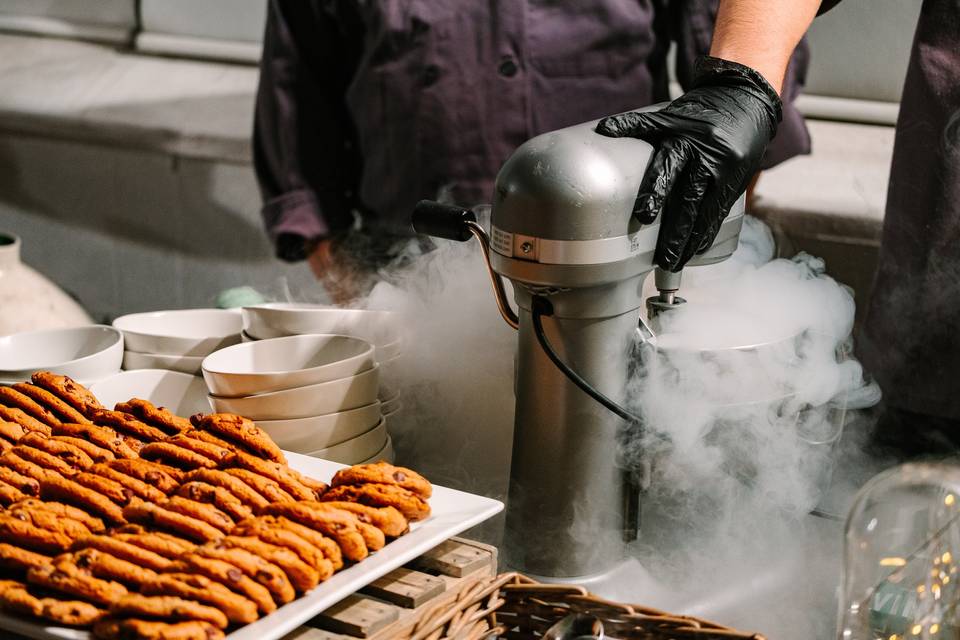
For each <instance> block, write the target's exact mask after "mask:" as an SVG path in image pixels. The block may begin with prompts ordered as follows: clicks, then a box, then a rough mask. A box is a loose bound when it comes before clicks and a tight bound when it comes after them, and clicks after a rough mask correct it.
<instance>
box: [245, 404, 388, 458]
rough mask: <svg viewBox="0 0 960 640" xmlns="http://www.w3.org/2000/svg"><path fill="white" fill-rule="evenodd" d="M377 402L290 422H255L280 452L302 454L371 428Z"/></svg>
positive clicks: (376, 419) (378, 407)
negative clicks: (282, 450)
mask: <svg viewBox="0 0 960 640" xmlns="http://www.w3.org/2000/svg"><path fill="white" fill-rule="evenodd" d="M382 410H383V409H382V407H381V405H380V403H379V402H374V403H373V404H368V405H366V406H363V407H359V408H357V409H350V410H349V411H339V412H337V413H328V414H326V415H322V416H313V417H311V418H298V419H293V420H257V426H258V427H260V428H261V429H263V430H264V431H266V432H267V434H268V435H269V436H270V437H271V438H273V441H274V442H276V443H277V446H279V447H280V448H281V449H287V450H289V451H296V452H298V453H303V452H305V451H316V450H317V449H325V448H326V447H332V446H333V445H335V444H340V443H341V442H343V441H345V440H349V439H350V438H356V437H357V436H358V435H360V434H361V433H365V432H366V431H369V430H370V429H372V428H373V427H374V426H376V424H377V423H378V422H380V413H381V411H382Z"/></svg>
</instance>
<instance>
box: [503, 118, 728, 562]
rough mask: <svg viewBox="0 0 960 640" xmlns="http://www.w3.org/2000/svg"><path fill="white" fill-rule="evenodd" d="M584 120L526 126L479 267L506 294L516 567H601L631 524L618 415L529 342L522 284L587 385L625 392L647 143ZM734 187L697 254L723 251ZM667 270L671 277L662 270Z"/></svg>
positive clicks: (509, 537) (639, 280)
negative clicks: (515, 324)
mask: <svg viewBox="0 0 960 640" xmlns="http://www.w3.org/2000/svg"><path fill="white" fill-rule="evenodd" d="M595 125H596V123H595V122H588V123H584V124H581V125H576V126H573V127H569V128H566V129H561V130H559V131H554V132H551V133H547V134H544V135H542V136H538V137H537V138H534V139H532V140H530V141H529V142H527V143H525V144H524V145H522V146H521V147H520V148H519V149H517V151H516V152H515V153H514V154H513V156H511V157H510V159H509V160H507V162H506V163H505V164H504V166H503V167H502V169H501V170H500V173H499V175H498V176H497V184H496V190H495V195H494V203H493V210H492V214H491V234H492V238H491V242H490V245H491V250H490V256H489V257H490V268H492V269H493V270H494V271H495V272H496V273H498V274H500V275H502V276H504V277H507V278H510V279H511V280H512V281H513V283H514V295H515V298H516V301H517V305H518V307H519V333H518V339H519V345H518V355H517V368H516V370H517V381H516V394H517V408H516V418H515V427H514V440H513V458H512V462H511V476H510V494H509V500H508V507H507V522H506V533H505V544H504V552H505V556H506V561H507V564H508V565H509V566H511V567H513V568H516V569H519V570H522V571H524V572H527V573H533V574H537V575H541V576H552V577H573V576H583V575H588V574H596V573H601V572H605V571H609V570H611V569H613V568H614V567H616V566H617V565H618V564H619V563H620V562H621V560H622V558H623V557H624V552H625V540H630V539H632V538H634V537H635V536H636V530H637V521H636V519H637V517H638V504H637V501H638V495H639V492H638V490H637V487H636V486H635V484H636V479H635V478H636V474H633V473H629V472H628V471H626V470H623V469H620V468H618V466H617V451H618V448H619V444H618V435H619V434H620V433H621V430H622V429H623V427H624V426H625V424H624V423H623V422H622V421H621V420H620V418H618V417H617V416H616V415H615V414H614V413H612V412H611V411H609V410H608V409H606V408H605V407H603V406H602V405H600V404H599V403H598V402H596V401H595V400H594V399H592V398H591V397H590V396H589V395H587V394H586V393H585V392H583V391H581V390H580V389H579V388H578V387H577V386H575V385H574V384H573V383H571V382H570V381H569V380H568V379H567V378H566V377H565V376H564V374H563V373H562V372H561V371H560V370H559V369H558V368H557V367H556V366H555V365H554V364H553V362H551V361H550V359H549V358H548V357H547V355H546V354H545V353H544V352H543V350H542V348H541V347H540V345H539V343H538V341H537V339H536V336H535V334H534V329H533V326H532V320H531V307H532V301H533V296H534V295H542V296H546V297H548V299H549V301H550V306H552V309H553V315H552V316H548V317H543V326H544V331H545V333H546V335H547V338H548V340H549V341H550V343H551V344H552V345H553V347H554V349H555V350H556V351H557V353H558V354H559V356H560V358H561V359H562V360H563V361H564V362H565V363H567V364H568V365H569V366H570V367H571V368H572V369H573V370H574V371H576V372H577V373H578V374H579V375H580V376H582V377H583V378H585V379H586V380H587V381H588V382H589V384H590V385H591V386H593V387H594V388H596V389H597V390H598V391H600V392H601V393H603V394H604V395H606V396H607V397H609V398H612V399H613V400H614V401H615V402H618V403H620V404H623V403H624V402H625V401H626V397H625V392H626V384H627V377H628V371H629V364H630V362H629V360H630V351H631V349H630V348H631V346H632V345H633V344H634V342H635V341H636V340H637V337H638V322H639V316H640V312H639V309H640V306H641V305H642V304H643V299H642V292H641V289H642V285H643V281H644V278H645V277H646V275H647V274H648V273H649V272H650V270H651V269H653V257H654V252H655V249H656V243H657V235H658V233H659V220H657V221H655V222H654V223H653V224H651V225H645V226H644V225H640V223H638V222H637V221H636V220H635V219H634V218H633V216H632V211H633V204H634V201H635V199H636V196H637V191H638V189H639V185H640V181H641V179H642V177H643V173H644V171H645V170H646V167H647V164H648V163H649V160H650V157H651V155H652V152H653V149H652V147H651V146H650V145H649V144H647V143H646V142H643V141H640V140H636V139H632V138H618V139H614V138H607V137H604V136H600V135H598V134H597V133H596V132H595V131H594V129H595ZM742 224H743V200H742V198H741V200H740V201H738V203H737V205H736V206H735V207H734V210H733V211H732V212H731V214H730V216H728V218H727V220H725V221H724V223H723V225H722V226H721V230H720V233H719V234H718V237H717V241H716V242H715V243H714V245H713V247H711V249H710V250H708V251H707V252H706V253H704V254H703V255H701V256H697V258H696V262H697V263H698V264H710V263H712V262H717V261H719V260H723V259H724V258H726V257H728V256H729V255H730V254H731V253H733V251H734V250H735V249H736V246H737V240H738V237H739V233H740V227H741V225H742ZM670 278H671V279H672V280H677V281H678V280H679V276H675V275H671V276H670Z"/></svg>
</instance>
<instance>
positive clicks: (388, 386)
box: [380, 357, 402, 399]
mask: <svg viewBox="0 0 960 640" xmlns="http://www.w3.org/2000/svg"><path fill="white" fill-rule="evenodd" d="M400 367H401V364H400V358H399V357H396V358H391V359H390V360H386V361H383V362H381V363H380V397H381V398H387V399H393V398H395V397H397V396H398V395H400V375H401V373H402V369H401V368H400Z"/></svg>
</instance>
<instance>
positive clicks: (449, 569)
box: [410, 539, 493, 578]
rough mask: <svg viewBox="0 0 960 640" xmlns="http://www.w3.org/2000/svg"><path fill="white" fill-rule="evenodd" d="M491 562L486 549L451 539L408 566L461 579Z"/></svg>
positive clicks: (491, 558)
mask: <svg viewBox="0 0 960 640" xmlns="http://www.w3.org/2000/svg"><path fill="white" fill-rule="evenodd" d="M492 561H493V557H492V555H491V553H490V552H489V551H487V550H486V549H483V548H480V547H477V546H473V545H467V544H464V543H463V542H461V541H459V540H456V539H453V540H447V541H445V542H442V543H440V544H439V545H438V546H437V547H435V548H433V549H431V550H430V551H428V552H427V553H425V554H423V555H422V556H420V557H419V558H417V559H416V560H414V561H413V562H412V563H410V566H411V567H412V568H414V569H420V570H427V571H435V572H437V573H440V574H443V575H446V576H453V577H455V578H462V577H463V576H466V575H469V574H471V573H473V572H475V571H479V570H480V569H483V568H484V567H487V566H489V565H490V563H491V562H492Z"/></svg>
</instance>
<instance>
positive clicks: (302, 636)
mask: <svg viewBox="0 0 960 640" xmlns="http://www.w3.org/2000/svg"><path fill="white" fill-rule="evenodd" d="M283 640H356V639H355V638H354V637H353V636H345V635H343V634H340V633H334V632H332V631H327V630H326V629H315V628H313V627H300V628H298V629H295V630H293V631H291V632H290V633H288V634H287V635H285V636H283Z"/></svg>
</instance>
